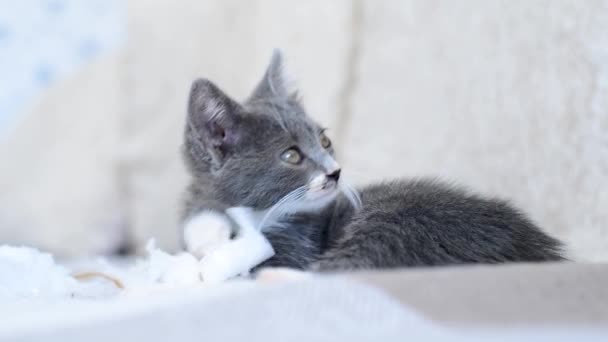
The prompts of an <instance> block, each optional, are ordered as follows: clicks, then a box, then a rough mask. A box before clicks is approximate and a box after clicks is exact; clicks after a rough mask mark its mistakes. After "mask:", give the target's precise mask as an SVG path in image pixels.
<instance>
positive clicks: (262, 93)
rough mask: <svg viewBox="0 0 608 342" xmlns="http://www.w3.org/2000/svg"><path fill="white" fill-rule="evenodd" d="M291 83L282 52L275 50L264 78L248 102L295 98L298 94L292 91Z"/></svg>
mask: <svg viewBox="0 0 608 342" xmlns="http://www.w3.org/2000/svg"><path fill="white" fill-rule="evenodd" d="M291 83H292V82H291V81H290V79H289V77H287V76H286V75H285V70H284V66H283V55H282V54H281V51H279V50H274V52H273V54H272V59H271V60H270V64H269V65H268V67H267V68H266V72H265V73H264V77H263V78H262V80H261V81H260V83H258V85H257V86H256V88H255V89H254V90H253V93H252V94H251V96H250V97H249V99H248V101H249V102H254V101H255V100H265V99H273V100H287V99H289V98H290V97H295V96H296V94H295V91H293V90H292V89H291Z"/></svg>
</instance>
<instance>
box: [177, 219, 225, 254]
mask: <svg viewBox="0 0 608 342" xmlns="http://www.w3.org/2000/svg"><path fill="white" fill-rule="evenodd" d="M231 233H232V224H231V223H230V220H229V219H228V218H227V217H226V215H224V214H221V213H218V212H213V211H205V212H202V213H200V214H198V215H196V216H193V217H192V218H191V219H189V220H188V222H186V224H185V226H184V242H185V243H186V249H187V250H188V252H190V253H192V254H194V255H195V256H196V257H197V258H202V257H204V256H205V255H206V254H208V253H209V252H211V251H213V250H214V249H216V248H217V247H219V246H221V245H223V244H225V243H227V242H228V241H230V235H231Z"/></svg>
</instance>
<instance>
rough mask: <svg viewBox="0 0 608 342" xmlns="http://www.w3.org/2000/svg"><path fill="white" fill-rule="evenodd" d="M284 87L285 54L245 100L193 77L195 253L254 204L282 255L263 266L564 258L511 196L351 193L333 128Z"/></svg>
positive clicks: (189, 151)
mask: <svg viewBox="0 0 608 342" xmlns="http://www.w3.org/2000/svg"><path fill="white" fill-rule="evenodd" d="M285 83H286V82H285V80H284V77H283V74H282V62H281V56H280V54H279V53H275V55H274V56H273V59H272V61H271V63H270V65H269V67H268V69H267V71H266V73H265V75H264V78H263V79H262V81H261V82H260V83H259V85H258V86H257V88H256V89H255V90H254V91H253V93H252V95H251V96H250V97H249V98H248V99H247V100H245V101H244V102H242V103H238V102H236V101H234V100H232V99H231V98H230V97H228V96H227V95H226V94H224V93H223V92H222V91H221V90H220V89H219V88H218V87H216V86H215V85H214V84H213V83H211V82H210V81H208V80H204V79H199V80H197V81H195V82H194V84H193V85H192V89H191V93H190V100H189V106H188V118H187V122H188V124H187V125H186V129H185V142H184V145H183V155H184V160H185V162H186V165H187V166H188V169H189V171H190V173H191V176H192V177H191V183H190V185H189V187H188V189H187V196H186V202H185V210H184V215H183V217H184V221H185V223H186V224H185V226H186V231H185V232H184V234H186V235H189V236H195V235H196V237H197V239H198V241H199V243H198V244H197V245H191V246H186V247H187V248H188V249H189V250H190V251H191V252H193V253H195V254H198V255H204V254H205V251H206V250H207V249H210V248H212V247H213V244H215V243H220V242H221V241H222V240H225V239H229V238H230V237H231V235H234V234H238V231H237V230H236V229H233V228H231V227H232V226H233V225H234V224H233V222H231V221H230V219H229V218H228V217H227V216H225V215H224V214H222V213H223V212H224V210H225V209H227V208H230V207H237V206H244V207H250V208H253V209H254V210H256V213H257V214H258V218H259V221H258V223H259V224H261V225H262V227H263V230H262V231H263V233H264V235H265V236H266V237H267V239H268V240H269V241H270V243H271V244H272V246H273V248H274V249H275V252H276V255H275V256H274V257H272V258H271V259H269V260H268V261H266V262H265V263H264V264H263V265H262V266H285V267H291V268H298V269H312V270H320V271H326V270H351V269H371V268H392V267H404V266H435V265H450V264H465V263H502V262H516V261H549V260H563V257H562V256H561V244H560V243H559V242H558V241H557V240H556V239H554V238H552V237H550V236H548V235H546V234H545V233H543V232H542V231H541V230H540V229H539V228H538V227H537V226H536V225H535V224H534V223H532V222H531V221H530V220H529V219H528V218H527V217H526V216H525V215H524V214H523V213H522V212H520V211H519V210H517V209H515V208H513V207H512V206H511V205H509V204H508V203H507V202H505V201H503V200H499V199H494V198H485V197H482V196H479V195H476V194H473V193H470V192H468V191H466V190H464V189H461V188H458V187H454V186H451V185H448V184H446V183H443V182H440V181H437V180H432V179H419V180H396V181H391V182H384V183H380V184H376V185H371V186H367V187H364V188H362V189H360V190H359V192H358V193H357V192H355V191H353V190H352V189H351V188H350V187H348V186H347V185H346V184H345V183H344V182H343V180H340V167H339V165H338V163H337V162H336V160H335V157H334V149H333V146H332V144H331V141H330V140H329V138H328V137H327V136H326V135H325V133H324V129H323V128H322V127H320V126H319V125H318V124H316V123H315V122H314V121H313V120H311V118H310V117H309V116H308V115H307V114H306V112H305V110H304V108H303V107H302V104H301V102H300V100H299V98H298V96H297V94H296V93H295V92H291V91H289V90H288V87H287V86H286V84H285ZM201 213H203V214H205V215H202V216H200V217H199V216H198V215H200V214H201ZM196 217H199V219H195V218H196ZM197 220H198V221H197ZM195 221H196V222H195ZM192 222H195V224H194V223H193V224H191V223H192Z"/></svg>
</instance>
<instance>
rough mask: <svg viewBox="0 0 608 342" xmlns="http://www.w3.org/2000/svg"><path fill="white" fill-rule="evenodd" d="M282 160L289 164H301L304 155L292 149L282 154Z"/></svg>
mask: <svg viewBox="0 0 608 342" xmlns="http://www.w3.org/2000/svg"><path fill="white" fill-rule="evenodd" d="M281 160H283V161H284V162H286V163H289V164H294V165H295V164H300V163H301V162H302V155H301V154H300V152H299V151H298V150H296V149H295V148H290V149H289V150H287V151H285V152H283V154H281Z"/></svg>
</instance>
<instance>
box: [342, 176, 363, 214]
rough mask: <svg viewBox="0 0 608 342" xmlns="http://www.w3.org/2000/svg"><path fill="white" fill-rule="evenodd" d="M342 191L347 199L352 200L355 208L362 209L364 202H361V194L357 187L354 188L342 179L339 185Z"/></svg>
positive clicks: (351, 202)
mask: <svg viewBox="0 0 608 342" xmlns="http://www.w3.org/2000/svg"><path fill="white" fill-rule="evenodd" d="M338 187H339V188H340V191H342V193H343V194H344V196H345V197H346V199H347V200H348V201H349V202H350V204H351V205H352V206H353V208H354V209H355V211H356V210H359V209H361V206H362V205H363V203H362V202H361V196H359V192H357V190H356V189H355V188H353V187H352V186H351V185H350V184H348V183H347V182H345V181H344V180H342V181H340V184H339V185H338Z"/></svg>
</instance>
